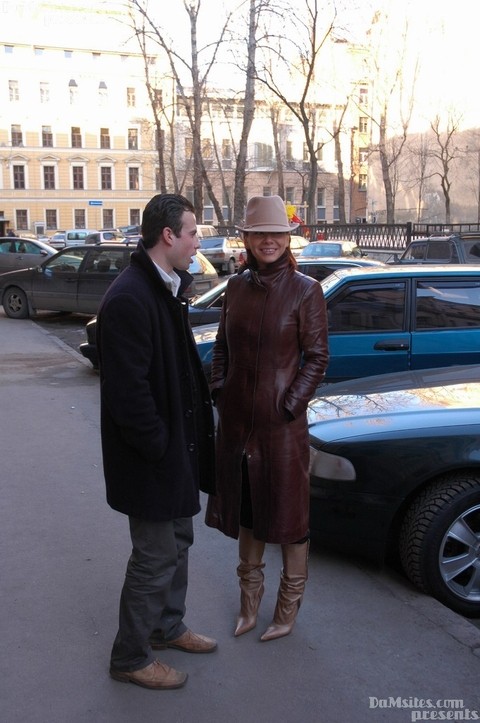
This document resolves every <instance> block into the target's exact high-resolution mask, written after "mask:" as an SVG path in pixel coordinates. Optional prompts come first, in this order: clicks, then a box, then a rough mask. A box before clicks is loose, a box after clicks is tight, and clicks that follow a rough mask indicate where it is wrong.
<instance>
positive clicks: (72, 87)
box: [68, 78, 78, 105]
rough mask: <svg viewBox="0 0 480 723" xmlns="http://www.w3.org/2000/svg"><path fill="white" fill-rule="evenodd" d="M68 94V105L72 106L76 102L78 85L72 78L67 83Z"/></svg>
mask: <svg viewBox="0 0 480 723" xmlns="http://www.w3.org/2000/svg"><path fill="white" fill-rule="evenodd" d="M68 92H69V94H70V105H74V104H75V103H76V102H77V100H78V85H77V81H76V80H74V79H73V78H72V79H71V80H70V81H69V82H68Z"/></svg>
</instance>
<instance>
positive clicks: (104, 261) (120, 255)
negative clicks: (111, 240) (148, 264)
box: [83, 247, 129, 275]
mask: <svg viewBox="0 0 480 723" xmlns="http://www.w3.org/2000/svg"><path fill="white" fill-rule="evenodd" d="M128 261H129V255H128V254H125V251H124V249H109V248H108V247H100V248H98V247H97V248H96V249H92V251H90V253H89V255H88V257H87V259H86V262H85V267H84V269H83V270H84V271H85V272H86V273H101V274H105V273H108V274H110V275H111V274H118V273H119V272H120V271H122V269H123V268H124V267H125V265H126V264H128Z"/></svg>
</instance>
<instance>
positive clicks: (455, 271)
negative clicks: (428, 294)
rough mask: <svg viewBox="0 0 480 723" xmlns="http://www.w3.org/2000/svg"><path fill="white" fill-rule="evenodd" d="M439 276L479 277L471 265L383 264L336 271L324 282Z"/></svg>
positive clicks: (476, 270)
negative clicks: (342, 279) (333, 279)
mask: <svg viewBox="0 0 480 723" xmlns="http://www.w3.org/2000/svg"><path fill="white" fill-rule="evenodd" d="M422 276H428V277H432V276H439V277H444V278H449V277H453V278H455V277H457V276H480V268H479V267H478V266H475V265H472V264H431V265H430V264H429V265H426V264H412V265H408V266H402V265H401V264H400V265H397V264H385V265H384V266H368V267H362V268H352V269H338V270H337V271H334V272H333V273H332V274H331V276H329V277H328V278H327V279H325V281H330V280H331V279H332V278H337V279H338V278H345V277H348V278H354V279H356V278H358V279H361V278H365V279H382V278H385V279H397V278H398V279H401V278H405V277H407V278H408V277H417V278H418V277H420V278H421V277H422Z"/></svg>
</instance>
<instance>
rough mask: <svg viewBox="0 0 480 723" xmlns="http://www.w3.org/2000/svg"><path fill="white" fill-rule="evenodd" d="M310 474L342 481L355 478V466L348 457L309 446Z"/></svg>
mask: <svg viewBox="0 0 480 723" xmlns="http://www.w3.org/2000/svg"><path fill="white" fill-rule="evenodd" d="M310 474H311V475H313V476H314V477H320V479H330V480H340V481H343V482H347V481H351V480H354V479H356V474H355V467H354V466H353V464H352V463H351V462H350V460H349V459H346V458H345V457H337V455H335V454H328V452H323V451H322V450H320V449H315V448H314V447H310Z"/></svg>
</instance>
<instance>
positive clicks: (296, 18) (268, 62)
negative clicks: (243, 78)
mask: <svg viewBox="0 0 480 723" xmlns="http://www.w3.org/2000/svg"><path fill="white" fill-rule="evenodd" d="M285 10H286V9H285ZM302 10H303V12H301V11H302ZM288 15H289V19H290V32H289V37H288V38H286V37H282V36H277V37H276V38H275V37H269V38H268V40H269V43H268V47H267V46H264V47H263V48H262V50H263V55H264V58H265V60H264V62H263V63H262V65H261V67H258V68H257V78H258V80H259V81H260V82H261V83H263V85H264V86H265V87H266V88H267V89H268V91H269V92H270V93H271V94H273V96H275V97H277V98H278V99H279V100H280V101H281V103H282V104H283V105H284V106H285V107H286V108H288V109H289V110H290V111H291V113H292V114H293V116H294V117H295V118H297V120H298V121H299V122H300V124H301V127H302V129H303V133H304V138H305V146H306V148H307V152H308V157H309V164H310V169H309V171H310V173H309V178H308V190H307V206H308V211H307V223H309V224H315V223H316V221H317V214H316V207H317V198H316V197H317V183H318V155H317V154H318V152H319V151H320V150H321V148H322V146H323V143H321V142H319V141H318V137H317V130H318V128H319V125H320V122H321V120H322V111H321V110H320V108H319V104H318V102H317V101H316V98H315V91H316V90H317V87H316V73H317V72H318V64H319V56H320V53H321V50H322V47H323V45H324V43H325V42H326V40H327V39H328V38H329V36H330V35H331V33H332V30H333V27H334V20H332V21H331V22H329V23H327V26H326V27H325V26H323V29H322V24H321V18H322V17H323V15H321V9H320V3H319V2H318V0H304V4H303V6H302V7H301V8H298V9H296V10H295V11H292V8H291V7H290V6H289V7H288ZM334 17H335V16H334ZM286 78H289V81H290V82H289V81H288V80H287V79H286ZM297 88H298V95H297V97H295V98H294V97H292V96H291V95H290V93H292V94H293V92H294V89H297ZM288 91H290V93H289V92H288Z"/></svg>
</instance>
